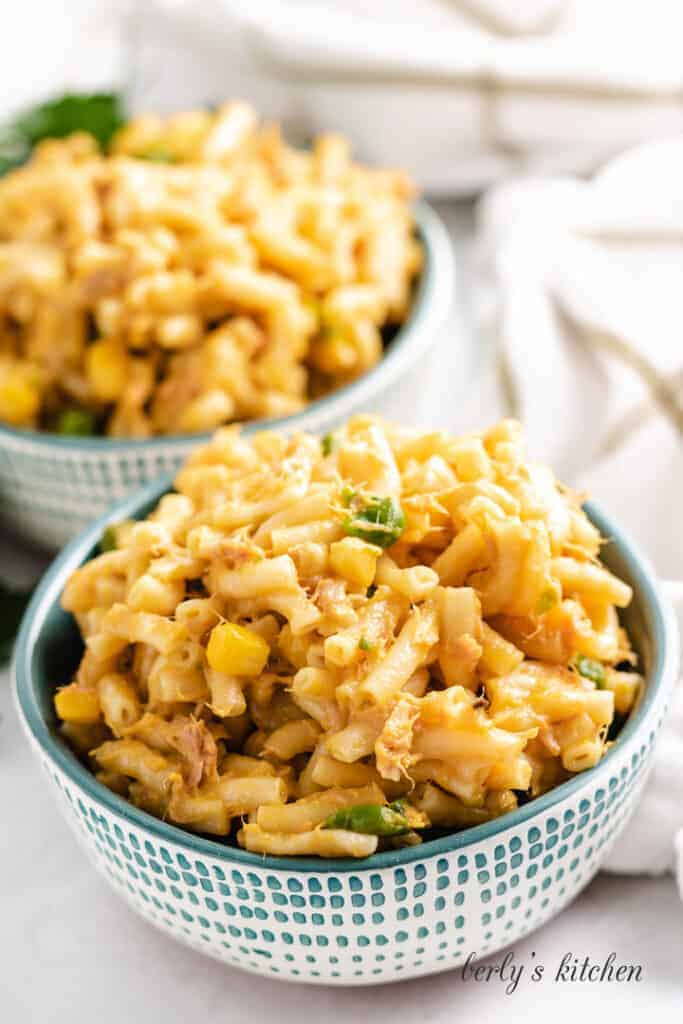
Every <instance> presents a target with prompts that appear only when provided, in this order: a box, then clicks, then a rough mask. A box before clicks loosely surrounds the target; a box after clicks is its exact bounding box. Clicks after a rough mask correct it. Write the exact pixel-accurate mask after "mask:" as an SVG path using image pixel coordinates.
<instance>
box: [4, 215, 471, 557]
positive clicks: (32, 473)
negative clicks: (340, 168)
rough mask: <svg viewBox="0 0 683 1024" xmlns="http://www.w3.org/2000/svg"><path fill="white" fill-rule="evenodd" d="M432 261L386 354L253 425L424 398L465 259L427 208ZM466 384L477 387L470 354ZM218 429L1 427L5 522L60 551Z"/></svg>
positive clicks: (313, 425) (304, 423)
mask: <svg viewBox="0 0 683 1024" xmlns="http://www.w3.org/2000/svg"><path fill="white" fill-rule="evenodd" d="M415 216H416V221H417V227H418V232H419V235H420V238H421V240H422V243H423V246H424V251H425V264H424V269H423V271H422V274H421V276H420V279H419V281H418V284H417V288H416V292H415V298H414V302H413V307H412V310H411V313H410V316H409V318H408V320H407V321H406V323H405V324H403V326H402V327H401V329H400V330H399V331H398V332H397V334H396V336H395V337H394V338H393V340H392V341H391V342H390V344H389V345H388V346H387V349H386V354H385V355H384V357H383V358H382V360H381V361H380V362H379V363H378V364H377V365H376V366H375V367H373V369H372V370H370V371H369V372H368V373H366V374H364V375H363V376H362V377H360V378H359V379H358V380H356V381H354V382H353V383H352V384H349V385H347V386H346V387H343V388H340V389H339V390H337V391H335V392H333V393H332V394H330V395H327V396H326V397H325V398H321V399H319V400H317V401H314V402H311V404H310V405H309V406H308V407H307V408H306V409H305V410H303V412H301V413H297V414H296V415H294V416H288V417H285V418H282V419H277V420H260V421H258V422H253V423H248V424H246V425H245V427H244V429H245V431H248V432H251V431H253V430H255V429H262V428H263V427H264V426H266V427H273V428H277V429H286V430H295V429H296V430H309V431H315V432H321V433H323V432H325V431H327V430H329V429H331V428H332V427H334V426H336V425H338V424H339V423H341V422H342V421H344V420H345V419H347V418H348V417H349V416H350V415H351V414H352V413H354V412H358V411H360V410H361V409H366V410H371V411H372V412H374V413H379V414H381V415H385V416H388V417H391V416H392V414H393V415H394V416H396V415H397V414H398V410H399V409H401V408H405V407H406V405H408V406H410V405H411V404H413V405H416V406H419V403H420V400H421V398H422V396H423V394H424V391H423V389H421V387H420V376H421V374H420V370H421V367H424V362H425V360H426V359H427V355H428V352H429V350H430V348H431V347H432V345H433V344H434V343H435V342H436V340H437V339H438V337H439V333H440V331H441V330H442V328H443V326H444V323H445V321H446V319H447V317H448V314H449V312H450V310H451V307H452V304H453V296H454V288H455V264H454V260H453V251H452V248H451V243H450V239H449V237H448V235H447V233H446V230H445V228H444V226H443V224H442V223H441V221H440V219H439V218H438V216H437V215H436V214H435V213H434V211H433V210H431V209H430V208H429V207H428V206H427V205H426V204H424V203H418V204H417V206H416V209H415ZM463 367H464V369H463V376H462V377H461V379H459V380H458V381H455V382H454V396H455V394H456V393H457V390H458V388H460V389H462V388H464V387H466V386H467V385H468V383H469V381H468V380H467V373H468V370H467V367H468V363H467V360H465V359H463ZM208 436H209V435H208V434H192V435H183V436H177V437H176V436H171V437H167V436H163V437H154V438H150V439H148V440H116V439H109V438H99V437H98V438H71V437H59V436H57V435H55V434H44V433H38V432H36V431H26V430H14V429H12V428H11V427H7V426H2V425H0V518H1V519H2V521H3V522H4V523H5V524H7V525H8V526H9V527H10V528H11V529H13V530H14V531H15V532H16V533H18V534H19V535H21V536H23V537H24V538H26V539H27V540H29V541H31V542H32V543H33V544H37V545H39V546H41V547H44V548H59V547H61V546H62V545H63V544H65V543H66V542H67V541H68V540H70V539H71V538H72V537H75V536H77V535H78V534H79V533H80V532H81V531H82V530H83V529H85V527H86V526H87V525H88V523H90V522H91V521H92V520H93V519H96V518H97V517H98V516H100V515H102V514H103V513H104V512H105V511H106V510H107V509H108V508H109V507H110V506H111V505H112V504H113V503H114V502H115V501H118V500H120V499H121V498H123V497H124V496H125V495H127V494H129V493H131V492H132V491H135V490H136V489H137V488H138V487H141V486H143V485H144V484H147V483H149V482H150V481H152V480H155V479H157V478H158V477H159V476H161V475H162V474H165V473H174V472H175V471H176V470H177V469H178V468H179V467H180V466H181V465H182V463H183V462H184V461H185V459H186V458H187V456H188V455H189V453H190V452H191V451H192V450H193V449H194V448H196V447H197V445H199V444H201V443H202V442H203V441H206V439H207V438H208Z"/></svg>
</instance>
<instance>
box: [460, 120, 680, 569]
mask: <svg viewBox="0 0 683 1024" xmlns="http://www.w3.org/2000/svg"><path fill="white" fill-rule="evenodd" d="M681 180H683V142H681V141H679V140H672V141H670V142H660V143H651V144H647V145H644V146H642V147H639V148H637V149H636V150H634V151H632V152H630V153H627V154H625V155H624V156H622V157H620V158H618V159H617V160H615V161H614V162H613V163H612V164H609V165H607V167H606V168H605V169H604V170H603V171H602V172H601V173H600V174H598V175H597V176H596V177H595V178H594V179H593V180H592V181H589V182H581V181H576V180H572V179H533V180H528V179H527V180H523V181H519V182H513V183H511V184H508V185H503V186H500V187H499V188H498V189H495V190H493V191H492V192H491V193H490V194H489V195H488V196H487V197H486V198H485V199H484V200H483V201H482V202H481V203H480V206H479V211H478V227H479V270H480V279H481V283H482V286H483V287H484V288H485V289H486V291H487V296H488V299H487V301H488V311H487V315H486V323H487V325H488V329H489V330H490V331H492V332H493V333H494V334H495V340H496V344H497V346H498V350H499V353H500V357H501V363H502V370H503V380H504V381H505V384H506V389H505V390H506V398H507V409H508V411H509V412H511V413H512V414H514V415H517V416H519V417H520V418H521V419H523V420H524V422H525V425H526V427H527V430H528V433H529V437H530V439H531V444H532V447H533V449H534V451H535V453H536V454H537V455H538V456H539V457H542V458H544V459H547V460H548V461H550V462H551V463H552V464H553V465H554V466H555V467H556V469H557V471H558V473H559V474H560V475H561V476H562V477H563V478H564V479H566V480H567V481H568V482H569V483H571V484H573V485H575V486H577V487H579V488H585V489H586V490H589V491H590V492H591V494H592V495H593V496H594V497H596V498H597V499H598V500H601V501H603V502H604V503H605V504H606V505H607V506H608V507H611V508H612V509H613V510H614V513H615V516H616V518H618V520H619V522H620V523H622V524H623V525H624V526H625V527H626V528H627V529H628V530H630V532H631V533H633V534H634V535H635V537H636V539H637V540H639V541H640V543H641V545H642V547H643V548H644V549H645V550H646V551H647V552H648V553H649V555H650V557H651V558H652V559H653V561H654V562H655V564H656V566H657V568H658V569H659V570H660V572H661V574H662V575H666V576H673V577H678V578H683V546H682V545H681V544H680V511H679V510H680V508H681V502H682V500H683V445H682V444H681V433H682V432H683V395H682V392H683V348H682V347H681V344H680V324H681V323H682V322H683V289H681V286H680V282H681V280H683V200H682V199H681V191H680V181H681Z"/></svg>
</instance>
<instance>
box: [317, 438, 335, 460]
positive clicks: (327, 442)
mask: <svg viewBox="0 0 683 1024" xmlns="http://www.w3.org/2000/svg"><path fill="white" fill-rule="evenodd" d="M320 449H321V451H322V453H323V456H324V457H325V458H327V456H328V455H331V454H332V452H333V451H334V434H325V436H324V437H323V438H321V440H320Z"/></svg>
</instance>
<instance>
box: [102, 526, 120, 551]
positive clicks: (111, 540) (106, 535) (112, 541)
mask: <svg viewBox="0 0 683 1024" xmlns="http://www.w3.org/2000/svg"><path fill="white" fill-rule="evenodd" d="M117 547H118V544H117V543H116V524H115V523H110V524H109V526H105V528H104V531H103V532H102V537H101V538H100V552H101V553H102V554H104V553H105V552H106V551H116V548H117Z"/></svg>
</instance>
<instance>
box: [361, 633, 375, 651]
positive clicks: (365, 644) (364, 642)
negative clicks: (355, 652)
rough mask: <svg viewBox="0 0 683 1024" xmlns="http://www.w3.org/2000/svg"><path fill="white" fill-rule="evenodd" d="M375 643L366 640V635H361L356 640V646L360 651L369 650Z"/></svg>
mask: <svg viewBox="0 0 683 1024" xmlns="http://www.w3.org/2000/svg"><path fill="white" fill-rule="evenodd" d="M374 646H375V645H374V644H373V643H371V642H370V640H368V638H367V637H365V636H362V637H361V638H360V640H359V641H358V647H359V648H360V650H361V651H371V650H372V649H373V647H374Z"/></svg>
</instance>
